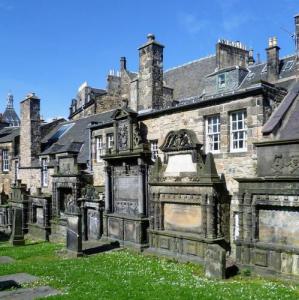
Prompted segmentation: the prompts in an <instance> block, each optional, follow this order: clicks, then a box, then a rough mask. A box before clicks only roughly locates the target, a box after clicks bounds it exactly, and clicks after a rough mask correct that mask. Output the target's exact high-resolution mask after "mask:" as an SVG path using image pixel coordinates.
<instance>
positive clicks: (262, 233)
mask: <svg viewBox="0 0 299 300" xmlns="http://www.w3.org/2000/svg"><path fill="white" fill-rule="evenodd" d="M259 240H260V241H262V242H267V243H275V244H282V245H289V246H292V247H297V248H299V211H288V210H270V209H269V210H268V209H262V210H259Z"/></svg>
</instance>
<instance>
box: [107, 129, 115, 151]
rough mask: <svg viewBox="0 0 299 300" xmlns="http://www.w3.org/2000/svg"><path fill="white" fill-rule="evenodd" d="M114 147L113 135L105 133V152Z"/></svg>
mask: <svg viewBox="0 0 299 300" xmlns="http://www.w3.org/2000/svg"><path fill="white" fill-rule="evenodd" d="M113 146H114V134H113V133H107V134H106V148H107V150H109V149H113Z"/></svg>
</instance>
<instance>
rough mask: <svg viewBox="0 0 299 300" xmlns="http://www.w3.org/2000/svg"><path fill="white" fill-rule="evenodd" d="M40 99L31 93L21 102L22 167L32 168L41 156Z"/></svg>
mask: <svg viewBox="0 0 299 300" xmlns="http://www.w3.org/2000/svg"><path fill="white" fill-rule="evenodd" d="M40 142H41V135H40V99H39V98H38V97H37V96H36V95H35V94H34V93H30V94H29V95H27V97H26V98H25V99H24V100H23V101H22V102H21V129H20V166H21V167H31V166H32V163H33V162H34V161H36V160H38V154H40Z"/></svg>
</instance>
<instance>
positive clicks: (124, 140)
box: [117, 120, 129, 150]
mask: <svg viewBox="0 0 299 300" xmlns="http://www.w3.org/2000/svg"><path fill="white" fill-rule="evenodd" d="M117 135H118V136H117V139H118V149H119V150H127V149H128V147H129V124H128V121H127V120H122V121H119V122H118V133H117Z"/></svg>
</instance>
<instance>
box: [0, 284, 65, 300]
mask: <svg viewBox="0 0 299 300" xmlns="http://www.w3.org/2000/svg"><path fill="white" fill-rule="evenodd" d="M58 294H61V292H59V291H58V290H55V289H53V288H51V287H50V286H40V287H36V288H28V289H17V290H13V291H5V292H0V299H1V300H33V299H36V298H41V297H48V296H54V295H58Z"/></svg>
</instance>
